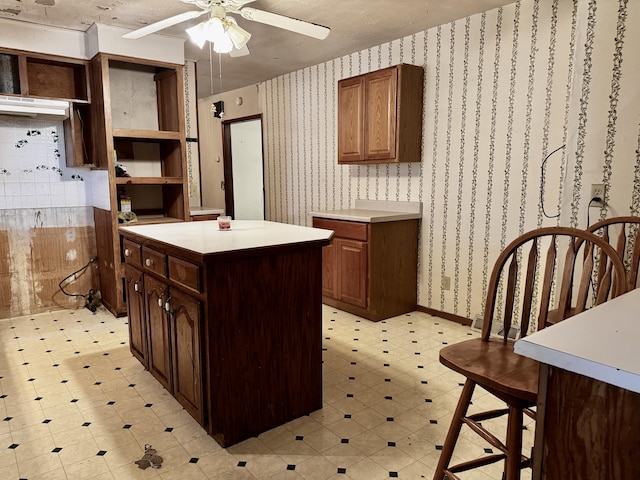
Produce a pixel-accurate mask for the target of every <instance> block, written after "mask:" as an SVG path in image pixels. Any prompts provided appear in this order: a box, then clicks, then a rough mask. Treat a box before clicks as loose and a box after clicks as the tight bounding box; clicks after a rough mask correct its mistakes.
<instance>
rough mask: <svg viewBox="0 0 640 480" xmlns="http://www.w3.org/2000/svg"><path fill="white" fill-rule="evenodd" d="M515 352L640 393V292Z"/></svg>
mask: <svg viewBox="0 0 640 480" xmlns="http://www.w3.org/2000/svg"><path fill="white" fill-rule="evenodd" d="M515 351H516V353H519V354H520V355H524V356H526V357H530V358H533V359H535V360H538V361H540V362H543V363H546V364H549V365H552V366H554V367H559V368H562V369H564V370H568V371H570V372H574V373H579V374H581V375H584V376H587V377H590V378H594V379H596V380H601V381H603V382H606V383H610V384H612V385H616V386H618V387H621V388H625V389H627V390H631V391H633V392H637V393H640V289H635V290H632V291H631V292H628V293H625V294H624V295H621V296H619V297H617V298H614V299H613V300H609V301H608V302H605V303H603V304H601V305H598V306H597V307H593V308H591V309H589V310H586V311H585V312H583V313H580V314H578V315H576V316H574V317H570V318H568V319H566V320H563V321H562V322H560V323H558V324H556V325H554V326H551V327H547V328H545V329H543V330H540V331H539V332H536V333H534V334H532V335H529V336H527V337H524V338H521V339H520V340H518V341H517V342H516V344H515Z"/></svg>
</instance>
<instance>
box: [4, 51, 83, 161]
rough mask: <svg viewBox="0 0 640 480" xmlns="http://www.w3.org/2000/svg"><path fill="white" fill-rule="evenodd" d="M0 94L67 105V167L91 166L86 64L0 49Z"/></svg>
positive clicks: (65, 128)
mask: <svg viewBox="0 0 640 480" xmlns="http://www.w3.org/2000/svg"><path fill="white" fill-rule="evenodd" d="M0 94H1V95H7V96H16V97H18V96H19V97H27V98H29V97H33V98H49V99H55V100H65V101H68V102H69V118H68V119H66V120H64V122H63V128H64V138H65V153H66V163H67V166H69V167H93V166H95V163H94V161H93V158H94V152H93V143H92V138H93V136H92V115H93V114H92V111H91V89H90V86H89V62H88V61H86V60H82V59H75V58H67V57H59V56H53V55H44V54H37V53H31V52H24V51H17V50H9V49H2V48H0Z"/></svg>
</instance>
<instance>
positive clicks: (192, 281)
mask: <svg viewBox="0 0 640 480" xmlns="http://www.w3.org/2000/svg"><path fill="white" fill-rule="evenodd" d="M169 278H170V279H171V280H173V281H174V282H176V283H179V284H180V285H183V286H185V287H187V288H190V289H192V290H195V291H196V292H200V285H201V283H200V266H199V265H194V264H193V263H189V262H185V261H184V260H180V259H179V258H175V257H171V256H170V257H169Z"/></svg>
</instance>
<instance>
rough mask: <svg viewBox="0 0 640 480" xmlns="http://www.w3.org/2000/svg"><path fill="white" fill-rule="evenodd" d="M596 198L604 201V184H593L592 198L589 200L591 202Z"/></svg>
mask: <svg viewBox="0 0 640 480" xmlns="http://www.w3.org/2000/svg"><path fill="white" fill-rule="evenodd" d="M594 198H599V199H600V200H604V185H603V184H602V183H592V184H591V198H589V200H591V199H594ZM594 203H595V202H594ZM600 203H602V202H600Z"/></svg>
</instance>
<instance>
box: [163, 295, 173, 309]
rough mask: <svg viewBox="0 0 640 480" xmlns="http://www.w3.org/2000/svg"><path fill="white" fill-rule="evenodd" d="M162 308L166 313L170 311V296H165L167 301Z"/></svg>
mask: <svg viewBox="0 0 640 480" xmlns="http://www.w3.org/2000/svg"><path fill="white" fill-rule="evenodd" d="M164 310H165V312H167V313H171V297H169V298H167V301H166V302H165V304H164Z"/></svg>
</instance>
